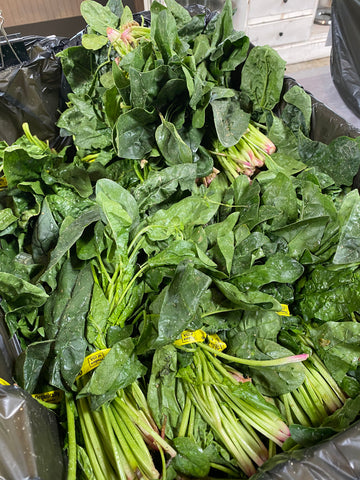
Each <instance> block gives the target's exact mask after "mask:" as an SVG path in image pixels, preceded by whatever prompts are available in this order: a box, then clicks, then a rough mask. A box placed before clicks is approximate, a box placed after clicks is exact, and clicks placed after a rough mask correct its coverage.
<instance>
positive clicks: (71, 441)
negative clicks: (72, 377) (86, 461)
mask: <svg viewBox="0 0 360 480" xmlns="http://www.w3.org/2000/svg"><path fill="white" fill-rule="evenodd" d="M65 405H66V419H67V431H68V449H67V450H68V471H67V480H76V450H77V449H76V429H75V415H74V410H75V408H76V407H75V403H74V400H73V396H72V394H71V393H69V392H66V393H65Z"/></svg>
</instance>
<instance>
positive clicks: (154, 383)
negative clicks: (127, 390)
mask: <svg viewBox="0 0 360 480" xmlns="http://www.w3.org/2000/svg"><path fill="white" fill-rule="evenodd" d="M177 370H178V367H177V349H176V348H175V347H174V346H173V345H165V346H163V347H161V348H158V349H156V350H155V353H154V356H153V359H152V367H151V375H150V378H149V382H148V386H147V401H148V404H149V407H150V408H151V412H152V414H153V416H154V419H155V421H156V424H157V425H158V427H159V428H161V427H162V425H164V421H165V420H166V424H165V434H166V436H167V438H170V439H171V438H173V437H174V436H175V434H174V430H175V432H176V429H177V428H178V427H179V424H180V421H181V418H182V411H183V408H184V404H185V394H184V391H183V389H182V386H181V382H180V381H179V380H178V379H177Z"/></svg>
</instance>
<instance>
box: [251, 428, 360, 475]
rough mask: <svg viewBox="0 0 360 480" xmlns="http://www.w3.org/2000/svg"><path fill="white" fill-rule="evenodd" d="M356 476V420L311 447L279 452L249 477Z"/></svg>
mask: <svg viewBox="0 0 360 480" xmlns="http://www.w3.org/2000/svg"><path fill="white" fill-rule="evenodd" d="M356 478H360V423H359V422H357V423H355V424H354V425H353V426H352V427H350V428H348V429H347V430H346V431H344V432H341V433H338V434H337V435H335V436H334V437H333V438H332V439H331V440H329V441H327V442H324V443H319V444H317V445H315V446H313V447H309V448H305V449H302V450H295V451H293V452H291V453H280V454H278V455H276V456H275V457H273V458H272V459H271V460H268V461H267V462H266V463H265V464H264V466H263V467H260V469H259V471H258V473H256V474H255V475H254V476H252V477H251V480H354V479H356Z"/></svg>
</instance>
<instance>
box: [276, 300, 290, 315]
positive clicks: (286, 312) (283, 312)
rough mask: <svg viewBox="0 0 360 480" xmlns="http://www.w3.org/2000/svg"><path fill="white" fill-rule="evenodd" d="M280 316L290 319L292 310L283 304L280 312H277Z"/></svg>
mask: <svg viewBox="0 0 360 480" xmlns="http://www.w3.org/2000/svg"><path fill="white" fill-rule="evenodd" d="M276 313H277V314H278V315H283V316H284V317H290V310H289V307H288V306H287V305H285V304H283V303H282V304H281V310H280V312H276Z"/></svg>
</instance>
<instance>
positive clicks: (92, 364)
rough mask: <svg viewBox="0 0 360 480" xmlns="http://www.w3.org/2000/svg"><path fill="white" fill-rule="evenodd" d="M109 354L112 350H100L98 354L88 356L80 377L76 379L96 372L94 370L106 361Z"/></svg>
mask: <svg viewBox="0 0 360 480" xmlns="http://www.w3.org/2000/svg"><path fill="white" fill-rule="evenodd" d="M109 352H110V348H105V349H104V350H98V351H97V352H94V353H91V354H90V355H88V356H87V357H86V358H85V360H84V363H83V365H82V367H81V370H80V372H79V375H78V376H77V377H76V379H78V378H80V377H82V376H83V375H86V374H87V373H89V372H91V370H94V368H96V367H97V366H98V365H99V364H100V363H101V362H102V361H103V360H104V358H105V357H106V355H107V354H108V353H109Z"/></svg>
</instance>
